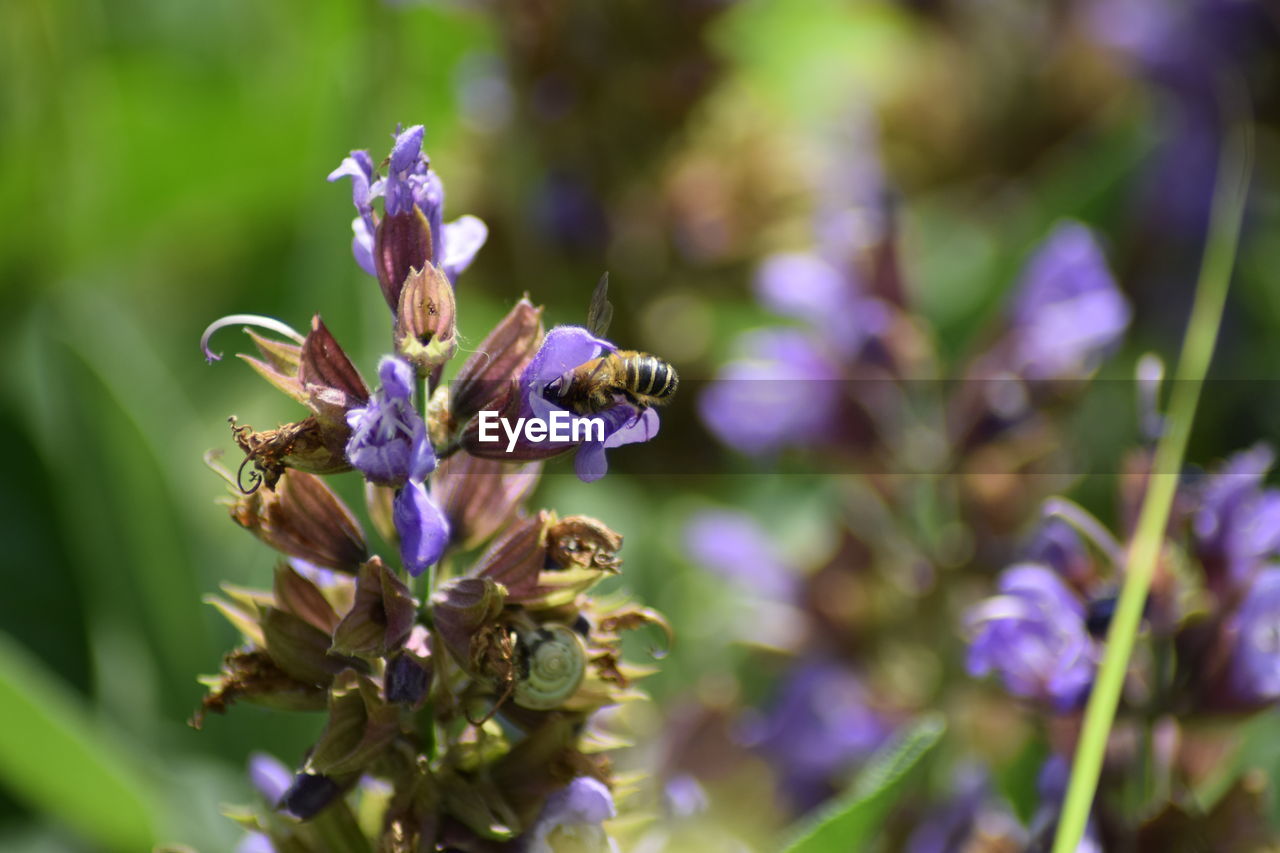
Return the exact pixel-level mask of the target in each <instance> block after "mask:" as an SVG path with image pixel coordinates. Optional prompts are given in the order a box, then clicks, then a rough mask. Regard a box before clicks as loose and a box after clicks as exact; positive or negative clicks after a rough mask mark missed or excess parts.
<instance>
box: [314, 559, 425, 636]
mask: <svg viewBox="0 0 1280 853" xmlns="http://www.w3.org/2000/svg"><path fill="white" fill-rule="evenodd" d="M417 611H418V602H417V601H416V600H414V598H413V596H412V595H410V593H409V588H408V587H407V586H405V584H404V581H402V580H400V579H399V578H397V577H396V576H395V575H394V574H393V573H392V572H390V571H388V569H387V567H386V566H384V565H383V564H382V560H380V559H379V558H377V557H374V558H373V559H371V560H369V562H367V563H365V564H364V565H363V566H361V567H360V573H359V575H357V576H356V595H355V600H354V601H353V602H352V604H351V610H350V611H348V612H347V615H346V616H344V617H342V621H341V622H340V623H339V624H338V626H337V630H335V631H334V632H333V648H332V651H334V652H337V653H339V654H349V655H359V656H360V657H365V658H377V657H382V656H383V655H385V654H387V653H388V652H391V651H394V650H395V649H397V648H399V647H400V646H402V645H403V644H404V641H405V640H406V639H407V638H408V637H409V632H410V630H412V628H413V617H414V614H415V613H417Z"/></svg>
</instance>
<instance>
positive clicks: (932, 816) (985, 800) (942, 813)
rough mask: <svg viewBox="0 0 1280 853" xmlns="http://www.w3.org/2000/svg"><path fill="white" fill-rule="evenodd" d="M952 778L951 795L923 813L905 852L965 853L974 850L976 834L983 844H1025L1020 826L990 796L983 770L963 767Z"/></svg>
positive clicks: (1006, 809)
mask: <svg viewBox="0 0 1280 853" xmlns="http://www.w3.org/2000/svg"><path fill="white" fill-rule="evenodd" d="M953 777H954V782H953V786H954V792H953V793H952V794H951V796H950V798H949V799H948V800H946V802H944V803H942V804H941V805H940V806H938V807H937V808H935V809H933V810H931V811H930V812H928V813H926V814H925V816H924V819H923V820H921V821H920V823H919V824H918V825H917V826H916V828H915V830H914V831H913V832H912V833H911V837H910V838H908V839H907V846H906V853H964V851H967V850H971V849H973V844H974V836H975V835H978V836H979V837H980V838H981V839H982V840H983V841H992V842H999V841H1005V840H1008V841H1012V842H1014V843H1015V844H1017V845H1019V846H1020V845H1021V844H1023V843H1025V841H1026V832H1025V831H1024V830H1023V828H1022V826H1021V825H1019V824H1018V821H1017V820H1016V819H1015V818H1014V817H1013V815H1012V814H1011V813H1010V811H1009V809H1008V807H1007V806H1005V805H1004V804H1003V803H1001V802H999V801H998V800H996V799H995V797H994V796H993V795H992V791H991V780H990V778H989V776H988V773H987V770H986V769H985V768H983V767H981V766H978V765H974V764H966V765H962V766H961V767H959V768H958V769H957V770H956V772H955V773H954V774H953Z"/></svg>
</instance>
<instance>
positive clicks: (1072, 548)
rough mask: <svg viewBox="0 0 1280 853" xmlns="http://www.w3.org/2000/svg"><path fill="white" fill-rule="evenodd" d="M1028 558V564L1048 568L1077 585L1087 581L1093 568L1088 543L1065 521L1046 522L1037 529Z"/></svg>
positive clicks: (1056, 519) (1028, 549) (1027, 550)
mask: <svg viewBox="0 0 1280 853" xmlns="http://www.w3.org/2000/svg"><path fill="white" fill-rule="evenodd" d="M1024 558H1025V560H1026V562H1028V563H1039V564H1041V565H1045V566H1048V567H1049V568H1051V569H1053V570H1054V571H1055V572H1057V573H1058V574H1059V575H1060V576H1062V577H1063V578H1064V579H1066V580H1068V581H1071V582H1073V583H1083V582H1085V581H1087V580H1088V579H1089V577H1090V574H1091V572H1092V568H1093V561H1092V560H1091V559H1090V558H1089V552H1088V550H1086V548H1085V545H1084V540H1083V539H1081V538H1080V534H1079V533H1077V532H1076V529H1075V528H1074V527H1072V526H1071V525H1070V524H1068V523H1067V522H1066V521H1063V520H1062V519H1061V518H1049V519H1046V520H1045V521H1044V523H1043V524H1041V525H1040V526H1039V527H1038V528H1036V532H1035V535H1034V536H1033V537H1032V539H1031V542H1030V544H1029V545H1028V546H1027V548H1026V552H1025V554H1024Z"/></svg>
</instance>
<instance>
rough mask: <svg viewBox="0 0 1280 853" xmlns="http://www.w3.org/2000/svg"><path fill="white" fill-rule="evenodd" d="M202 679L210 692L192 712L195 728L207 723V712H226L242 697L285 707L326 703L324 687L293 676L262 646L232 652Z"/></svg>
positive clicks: (305, 708)
mask: <svg viewBox="0 0 1280 853" xmlns="http://www.w3.org/2000/svg"><path fill="white" fill-rule="evenodd" d="M201 681H202V682H203V683H205V684H207V685H208V686H209V687H210V692H209V694H208V695H207V696H205V697H204V699H203V700H201V702H200V708H199V709H198V710H197V711H196V712H195V713H194V714H193V715H192V716H191V720H190V725H191V727H192V728H195V729H199V728H200V727H201V726H203V725H204V718H205V715H206V714H209V713H214V714H225V713H226V712H227V709H228V708H229V707H230V706H231V705H232V704H234V703H235V702H239V701H241V700H243V701H246V702H252V703H254V704H258V705H265V706H267V707H271V708H279V709H281V710H285V711H318V710H320V709H321V708H323V707H324V705H325V689H324V688H323V687H320V686H318V685H315V684H309V683H307V682H305V681H299V680H298V679H296V678H294V677H292V676H291V675H289V674H288V673H286V672H285V671H284V670H283V669H281V668H280V667H279V666H278V665H277V664H276V662H275V661H274V660H272V659H271V656H270V655H268V654H267V653H266V652H264V651H262V650H261V649H252V650H249V651H245V650H241V649H237V650H236V651H233V652H230V653H229V654H227V656H226V657H225V658H223V659H222V672H221V673H220V674H219V675H217V676H214V677H210V678H202V679H201Z"/></svg>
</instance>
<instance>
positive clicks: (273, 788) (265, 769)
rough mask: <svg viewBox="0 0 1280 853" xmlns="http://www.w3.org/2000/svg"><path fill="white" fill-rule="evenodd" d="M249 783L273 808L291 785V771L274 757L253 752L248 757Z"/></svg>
mask: <svg viewBox="0 0 1280 853" xmlns="http://www.w3.org/2000/svg"><path fill="white" fill-rule="evenodd" d="M249 781H250V782H252V783H253V787H255V788H257V789H258V793H260V794H262V798H263V799H264V800H266V801H267V802H268V803H269V804H270V805H271V807H272V808H275V807H276V805H277V804H278V803H279V802H280V800H281V798H282V797H284V794H285V791H288V790H289V786H290V785H292V784H293V771H292V770H290V769H289V768H288V767H286V766H285V765H284V762H282V761H280V759H278V758H276V757H275V756H274V755H268V754H267V753H265V752H255V753H253V754H252V755H250V756H249Z"/></svg>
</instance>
